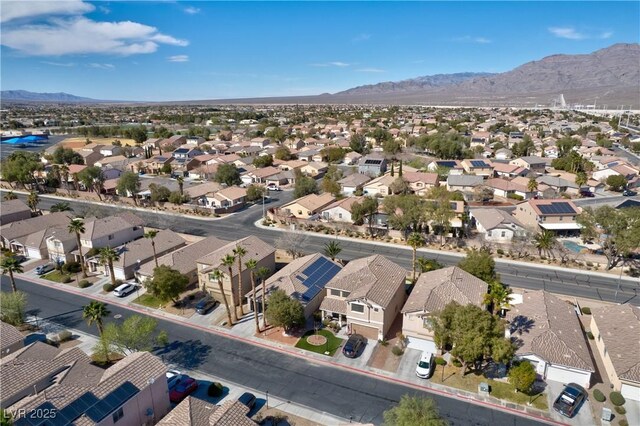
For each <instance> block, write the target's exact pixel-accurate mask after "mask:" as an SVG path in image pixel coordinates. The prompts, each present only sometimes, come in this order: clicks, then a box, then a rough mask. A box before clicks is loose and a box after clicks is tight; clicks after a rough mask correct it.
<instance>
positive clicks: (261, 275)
mask: <svg viewBox="0 0 640 426" xmlns="http://www.w3.org/2000/svg"><path fill="white" fill-rule="evenodd" d="M269 275H271V270H270V269H269V268H267V267H265V266H262V267H260V268H258V270H257V271H256V277H258V279H259V280H260V282H261V283H262V323H263V324H264V327H265V328H266V327H267V316H266V315H265V313H266V312H267V290H266V286H265V285H264V282H265V280H266V279H267V277H268V276H269Z"/></svg>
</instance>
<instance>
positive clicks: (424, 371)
mask: <svg viewBox="0 0 640 426" xmlns="http://www.w3.org/2000/svg"><path fill="white" fill-rule="evenodd" d="M434 361H435V357H434V356H433V354H432V353H431V352H427V351H424V352H422V356H421V357H420V361H419V362H418V366H417V367H416V376H418V377H420V378H421V379H428V378H429V377H431V374H432V373H433V367H434V364H435V363H434Z"/></svg>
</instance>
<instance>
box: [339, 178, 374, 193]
mask: <svg viewBox="0 0 640 426" xmlns="http://www.w3.org/2000/svg"><path fill="white" fill-rule="evenodd" d="M370 180H371V178H370V177H369V176H367V175H363V174H360V173H353V174H350V175H349V176H345V177H343V178H342V179H340V180H339V181H338V184H339V185H340V190H341V192H342V193H343V194H344V195H353V193H354V192H356V191H358V190H361V191H362V188H363V186H364V185H365V184H366V183H367V182H369V181H370Z"/></svg>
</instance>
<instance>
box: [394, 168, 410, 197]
mask: <svg viewBox="0 0 640 426" xmlns="http://www.w3.org/2000/svg"><path fill="white" fill-rule="evenodd" d="M392 170H393V169H392ZM389 190H390V191H391V192H392V193H393V194H396V195H398V194H401V195H404V194H408V193H409V192H411V187H409V183H408V182H407V181H406V180H404V179H402V178H401V177H400V176H398V177H397V178H396V179H395V180H394V181H393V182H391V185H389Z"/></svg>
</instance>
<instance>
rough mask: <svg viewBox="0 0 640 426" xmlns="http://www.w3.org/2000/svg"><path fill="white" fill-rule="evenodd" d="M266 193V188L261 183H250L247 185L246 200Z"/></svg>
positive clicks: (257, 198) (258, 197) (253, 199)
mask: <svg viewBox="0 0 640 426" xmlns="http://www.w3.org/2000/svg"><path fill="white" fill-rule="evenodd" d="M265 195H267V189H266V188H265V187H264V186H262V185H256V184H254V183H252V184H251V185H249V186H247V201H256V200H260V199H262V197H263V196H265Z"/></svg>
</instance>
